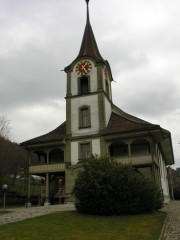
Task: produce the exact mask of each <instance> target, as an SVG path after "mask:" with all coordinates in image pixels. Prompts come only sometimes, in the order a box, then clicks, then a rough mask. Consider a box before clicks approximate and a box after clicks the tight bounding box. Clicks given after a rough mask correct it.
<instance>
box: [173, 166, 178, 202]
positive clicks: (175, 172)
mask: <svg viewBox="0 0 180 240" xmlns="http://www.w3.org/2000/svg"><path fill="white" fill-rule="evenodd" d="M171 174H172V183H173V192H174V199H175V200H180V168H177V169H176V170H174V169H171Z"/></svg>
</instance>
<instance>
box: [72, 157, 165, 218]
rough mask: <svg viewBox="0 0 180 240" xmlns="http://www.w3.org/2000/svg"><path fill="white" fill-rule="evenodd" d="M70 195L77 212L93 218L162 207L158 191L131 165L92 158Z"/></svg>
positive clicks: (104, 158) (80, 173) (105, 158)
mask: <svg viewBox="0 0 180 240" xmlns="http://www.w3.org/2000/svg"><path fill="white" fill-rule="evenodd" d="M72 193H73V194H74V197H75V206H76V209H77V210H78V211H79V212H82V213H87V214H97V215H119V214H140V213H147V212H152V211H155V210H157V209H159V208H161V207H162V205H163V197H162V193H161V191H160V189H159V188H158V187H157V185H156V184H155V183H154V181H152V180H150V179H149V178H147V177H144V176H143V175H142V174H141V173H139V172H138V171H137V170H135V169H134V168H133V167H132V166H131V165H122V164H119V163H117V162H116V161H113V160H111V159H109V158H107V157H97V156H92V157H91V159H89V160H88V161H87V162H86V163H84V168H83V170H82V171H81V172H79V174H78V176H77V179H76V181H75V185H74V188H73V191H72Z"/></svg>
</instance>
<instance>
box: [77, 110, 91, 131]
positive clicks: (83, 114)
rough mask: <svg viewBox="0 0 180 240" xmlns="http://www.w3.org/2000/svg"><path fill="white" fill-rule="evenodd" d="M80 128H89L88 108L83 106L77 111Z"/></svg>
mask: <svg viewBox="0 0 180 240" xmlns="http://www.w3.org/2000/svg"><path fill="white" fill-rule="evenodd" d="M79 120H80V128H87V127H90V108H89V107H88V106H84V107H82V108H80V111H79Z"/></svg>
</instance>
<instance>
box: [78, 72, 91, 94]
mask: <svg viewBox="0 0 180 240" xmlns="http://www.w3.org/2000/svg"><path fill="white" fill-rule="evenodd" d="M86 93H89V78H88V77H86V76H83V77H81V78H79V94H86Z"/></svg>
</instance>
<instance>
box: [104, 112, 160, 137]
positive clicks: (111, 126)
mask: <svg viewBox="0 0 180 240" xmlns="http://www.w3.org/2000/svg"><path fill="white" fill-rule="evenodd" d="M154 128H159V125H155V124H151V123H148V122H144V121H143V120H141V119H139V121H135V120H134V119H132V120H131V119H128V118H127V117H125V116H121V115H118V114H117V113H114V112H112V114H111V117H110V120H109V123H108V126H107V128H106V131H105V133H107V134H111V133H112V134H114V133H125V132H131V131H137V130H150V129H154Z"/></svg>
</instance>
